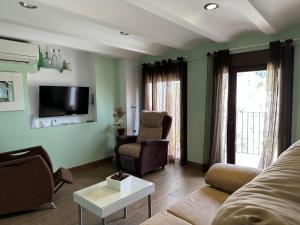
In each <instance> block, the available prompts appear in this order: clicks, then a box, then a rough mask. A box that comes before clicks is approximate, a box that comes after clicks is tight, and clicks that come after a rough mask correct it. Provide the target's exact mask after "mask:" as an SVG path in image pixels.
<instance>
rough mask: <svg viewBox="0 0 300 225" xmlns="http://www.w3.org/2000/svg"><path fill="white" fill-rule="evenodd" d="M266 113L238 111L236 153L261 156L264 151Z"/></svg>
mask: <svg viewBox="0 0 300 225" xmlns="http://www.w3.org/2000/svg"><path fill="white" fill-rule="evenodd" d="M265 115H266V113H265V112H247V111H243V110H237V117H236V118H237V119H236V152H237V153H245V154H250V155H260V154H261V153H262V150H263V130H264V119H265Z"/></svg>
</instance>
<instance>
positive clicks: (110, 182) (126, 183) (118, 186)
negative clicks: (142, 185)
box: [106, 171, 131, 191]
mask: <svg viewBox="0 0 300 225" xmlns="http://www.w3.org/2000/svg"><path fill="white" fill-rule="evenodd" d="M106 182H107V186H108V187H109V188H111V189H114V190H117V191H123V190H125V189H126V188H128V187H130V185H131V175H129V174H127V173H124V172H122V171H118V172H116V173H114V174H113V175H111V176H109V177H107V178H106Z"/></svg>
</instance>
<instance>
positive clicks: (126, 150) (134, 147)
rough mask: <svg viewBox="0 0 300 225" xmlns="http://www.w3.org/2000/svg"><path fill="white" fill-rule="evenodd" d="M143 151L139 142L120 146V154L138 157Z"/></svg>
mask: <svg viewBox="0 0 300 225" xmlns="http://www.w3.org/2000/svg"><path fill="white" fill-rule="evenodd" d="M140 151H141V145H140V144H137V143H131V144H125V145H121V146H120V147H119V154H121V155H127V156H131V157H134V158H138V157H139V155H140Z"/></svg>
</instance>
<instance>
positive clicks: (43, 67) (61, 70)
mask: <svg viewBox="0 0 300 225" xmlns="http://www.w3.org/2000/svg"><path fill="white" fill-rule="evenodd" d="M40 69H47V70H56V71H57V72H60V73H62V72H63V71H72V70H70V69H58V68H54V67H46V66H41V67H38V70H40Z"/></svg>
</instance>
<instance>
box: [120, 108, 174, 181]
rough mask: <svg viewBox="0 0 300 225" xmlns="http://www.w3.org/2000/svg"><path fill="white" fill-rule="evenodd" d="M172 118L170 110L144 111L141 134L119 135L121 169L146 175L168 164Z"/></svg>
mask: <svg viewBox="0 0 300 225" xmlns="http://www.w3.org/2000/svg"><path fill="white" fill-rule="evenodd" d="M171 124H172V117H171V116H169V115H167V113H166V112H148V111H142V114H141V124H140V131H139V135H138V136H117V146H116V148H115V154H116V162H117V166H118V169H120V170H124V171H128V172H132V173H135V174H137V175H139V176H143V175H144V174H145V173H148V172H150V171H153V170H155V169H157V168H159V167H162V168H164V166H165V165H166V164H167V163H168V145H169V141H168V140H167V139H166V138H167V136H168V134H169V131H170V128H171Z"/></svg>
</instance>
